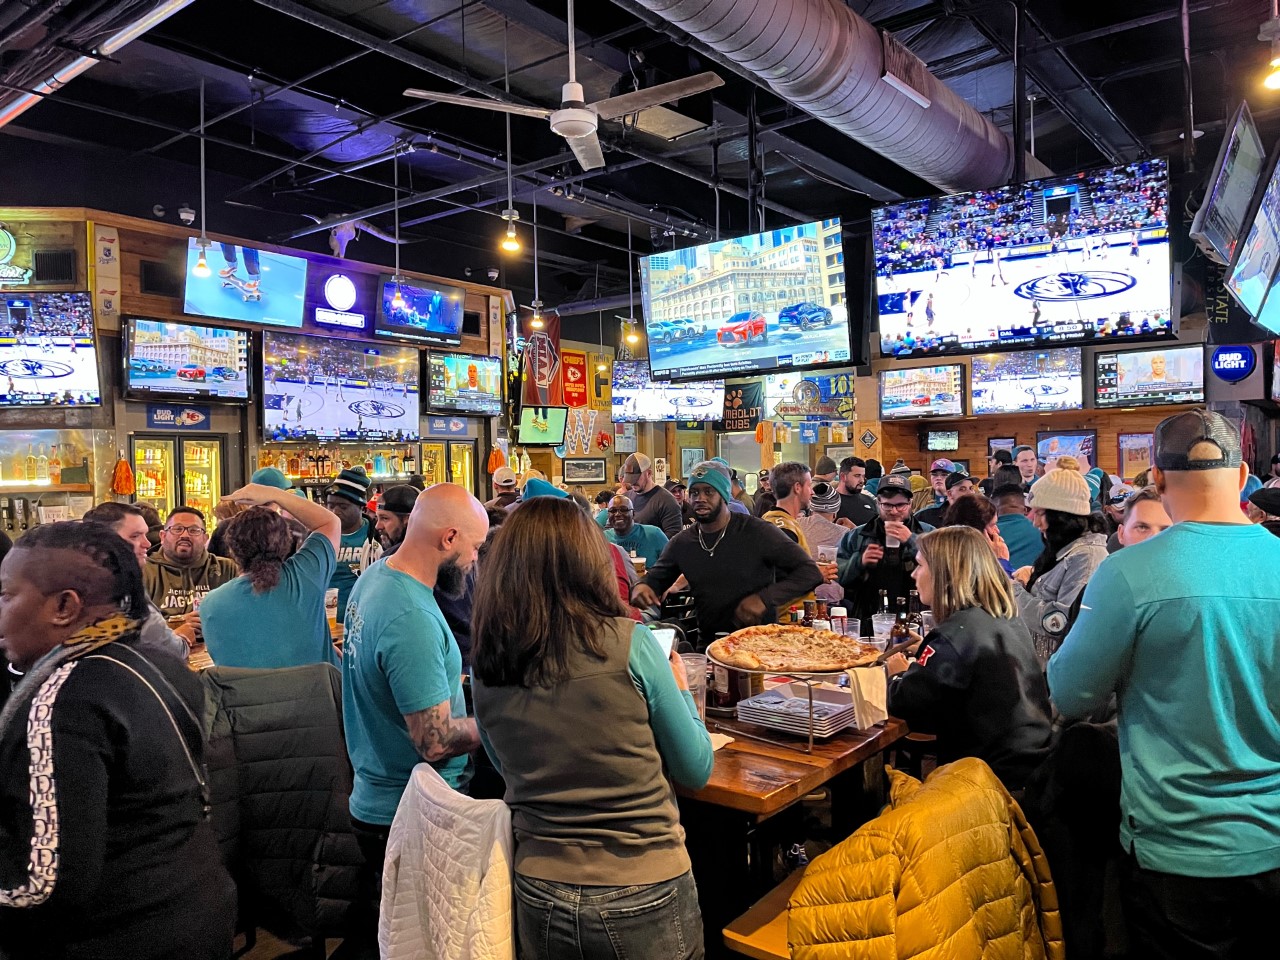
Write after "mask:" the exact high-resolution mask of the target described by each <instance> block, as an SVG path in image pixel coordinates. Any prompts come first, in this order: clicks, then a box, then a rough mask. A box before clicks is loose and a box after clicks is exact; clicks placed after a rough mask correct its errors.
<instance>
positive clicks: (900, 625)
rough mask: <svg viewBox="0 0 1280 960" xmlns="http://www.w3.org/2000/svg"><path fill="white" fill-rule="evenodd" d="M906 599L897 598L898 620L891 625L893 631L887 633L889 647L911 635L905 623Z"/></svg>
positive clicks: (908, 626) (909, 628)
mask: <svg viewBox="0 0 1280 960" xmlns="http://www.w3.org/2000/svg"><path fill="white" fill-rule="evenodd" d="M906 606H907V599H906V597H899V598H898V619H897V620H895V621H894V623H893V629H891V630H890V631H889V643H890V645H896V644H899V643H903V642H904V641H906V640H907V639H908V638H909V636H910V634H911V627H910V625H909V624H908V622H907V609H906Z"/></svg>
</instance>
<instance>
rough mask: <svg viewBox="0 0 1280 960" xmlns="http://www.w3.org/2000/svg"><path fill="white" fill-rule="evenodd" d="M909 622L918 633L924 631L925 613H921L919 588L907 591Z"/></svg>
mask: <svg viewBox="0 0 1280 960" xmlns="http://www.w3.org/2000/svg"><path fill="white" fill-rule="evenodd" d="M907 623H909V624H910V625H911V629H912V630H914V631H915V632H916V633H920V634H923V633H924V615H923V614H922V613H921V608H920V591H919V590H910V591H908V592H907Z"/></svg>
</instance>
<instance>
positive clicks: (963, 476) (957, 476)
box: [947, 470, 973, 490]
mask: <svg viewBox="0 0 1280 960" xmlns="http://www.w3.org/2000/svg"><path fill="white" fill-rule="evenodd" d="M972 480H973V477H971V476H969V475H968V474H967V473H965V472H963V471H962V470H957V471H955V472H954V473H952V474H951V475H950V476H949V477H947V489H948V490H950V489H951V488H952V487H958V486H960V484H962V483H964V482H965V481H972Z"/></svg>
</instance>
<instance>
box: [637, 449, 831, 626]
mask: <svg viewBox="0 0 1280 960" xmlns="http://www.w3.org/2000/svg"><path fill="white" fill-rule="evenodd" d="M687 479H688V482H689V502H690V503H691V504H692V506H693V519H694V523H693V526H692V527H690V528H689V529H688V530H683V531H681V532H680V533H677V534H676V535H675V536H674V537H672V538H671V542H670V543H668V544H667V546H666V549H665V550H663V552H662V556H661V557H659V558H658V562H657V563H655V564H654V565H653V566H652V567H650V568H649V572H648V573H647V574H646V575H645V578H644V579H643V580H641V581H640V583H639V584H637V586H636V588H635V589H634V590H633V591H632V593H631V603H632V605H633V606H636V607H639V608H641V609H644V608H647V607H656V606H658V604H659V601H660V600H661V597H662V595H663V594H665V593H666V592H667V590H669V589H670V588H671V585H672V584H674V583H675V582H676V580H678V579H679V578H680V576H681V575H682V574H683V575H684V577H685V579H686V580H688V582H689V590H690V592H691V593H692V594H693V602H694V608H695V609H696V610H697V614H698V629H699V633H700V634H701V636H702V642H703V644H706V643H710V642H711V641H712V640H714V639H715V637H716V634H717V633H726V632H731V631H734V630H737V629H739V628H740V627H747V626H751V625H753V624H758V623H775V622H777V619H778V613H779V612H780V611H781V610H783V609H784V608H783V605H784V604H785V603H787V602H788V601H790V600H793V599H794V598H796V597H802V596H804V595H805V594H807V593H808V592H809V591H810V590H812V589H813V588H814V587H816V586H818V584H820V583H822V574H821V573H820V572H819V571H818V567H817V564H815V563H814V562H813V560H811V559H810V558H809V555H808V554H807V553H805V552H804V550H802V549H801V548H800V546H799V544H797V543H795V542H793V541H792V540H791V539H790V538H789V537H787V535H786V534H784V533H783V532H782V531H781V530H779V529H778V528H777V527H775V526H774V525H773V524H772V523H767V522H765V521H764V520H761V519H760V518H759V517H752V516H747V515H744V514H739V513H731V512H730V511H729V506H728V504H729V501H730V500H732V499H733V489H732V485H731V484H732V481H731V479H730V477H729V469H728V468H727V467H725V466H724V465H723V464H720V463H716V462H714V461H710V460H707V461H703V462H702V463H699V464H698V465H697V466H695V467H694V468H693V470H692V471H691V472H690V474H689V477H688V478H687Z"/></svg>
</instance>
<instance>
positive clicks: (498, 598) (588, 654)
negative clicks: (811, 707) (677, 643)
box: [472, 497, 713, 960]
mask: <svg viewBox="0 0 1280 960" xmlns="http://www.w3.org/2000/svg"><path fill="white" fill-rule="evenodd" d="M606 549H607V548H606V544H605V542H604V540H603V538H602V537H601V536H600V532H599V530H598V529H596V527H595V524H594V523H593V522H592V520H591V519H590V518H589V517H587V516H586V515H585V514H584V513H583V512H582V511H581V510H579V509H578V508H577V507H576V506H575V505H574V504H573V503H572V502H571V501H569V500H564V499H558V498H554V497H539V498H536V499H533V500H529V501H526V502H525V503H522V504H521V505H520V506H518V507H516V508H515V509H514V510H513V511H512V512H511V515H510V517H509V518H508V519H507V521H506V523H504V524H503V525H502V528H501V529H500V530H499V531H498V533H497V535H496V536H495V537H494V540H493V544H492V546H491V548H490V550H489V553H488V556H487V557H486V558H485V563H484V566H483V567H482V568H481V570H480V578H479V581H478V583H477V586H476V602H475V611H476V613H475V619H474V624H473V626H474V633H473V647H472V688H473V693H474V701H475V711H476V721H477V723H478V724H479V727H480V736H481V740H482V741H483V742H484V745H485V749H486V750H487V752H488V753H489V755H490V757H491V758H492V759H493V762H494V765H495V766H496V767H497V768H498V769H499V771H500V772H501V773H502V775H503V777H504V778H505V779H506V783H507V793H506V801H507V804H508V805H509V806H510V807H511V812H512V823H513V826H514V828H515V834H516V861H515V873H516V877H515V890H516V935H517V943H518V945H519V955H520V956H521V957H522V958H523V960H542V958H546V957H557V958H574V960H592V958H609V960H612V958H614V957H615V956H619V955H623V956H627V957H629V958H633V960H649V958H653V960H659V958H661V960H680V958H685V957H701V956H702V918H701V914H700V913H699V910H698V899H697V892H696V890H695V889H694V885H693V875H692V873H691V872H690V866H689V855H688V853H687V852H686V851H685V847H684V831H683V830H682V829H681V827H680V819H679V814H678V812H677V810H676V803H675V793H674V790H673V788H672V785H671V783H670V782H669V781H668V780H667V778H666V776H664V775H663V768H664V766H665V767H666V770H667V772H668V773H669V774H670V776H671V778H672V779H673V780H674V781H675V782H676V783H679V784H682V785H684V786H687V787H690V788H694V789H696V788H699V787H701V786H703V785H704V784H705V783H706V782H707V779H708V778H709V777H710V775H711V764H712V760H713V754H712V752H711V741H710V738H709V737H708V736H707V732H706V728H705V727H704V726H703V724H702V722H701V720H699V718H698V712H697V708H696V707H695V706H694V703H693V699H692V697H691V696H690V695H689V693H688V689H687V685H686V681H685V673H684V666H683V664H682V662H681V661H680V659H679V657H678V656H675V655H673V656H672V657H671V659H670V661H668V660H667V659H666V658H665V657H664V654H663V651H662V649H661V647H660V646H659V644H658V641H657V639H656V638H655V637H654V636H653V634H652V633H650V631H649V630H648V628H646V627H643V626H641V625H639V624H637V623H635V622H634V621H632V620H629V619H628V618H627V615H626V608H625V607H624V605H623V603H622V601H621V600H620V599H619V597H618V591H617V585H616V583H615V580H614V576H613V571H612V566H611V564H610V561H609V557H608V554H607V553H606ZM615 951H616V952H615Z"/></svg>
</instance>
